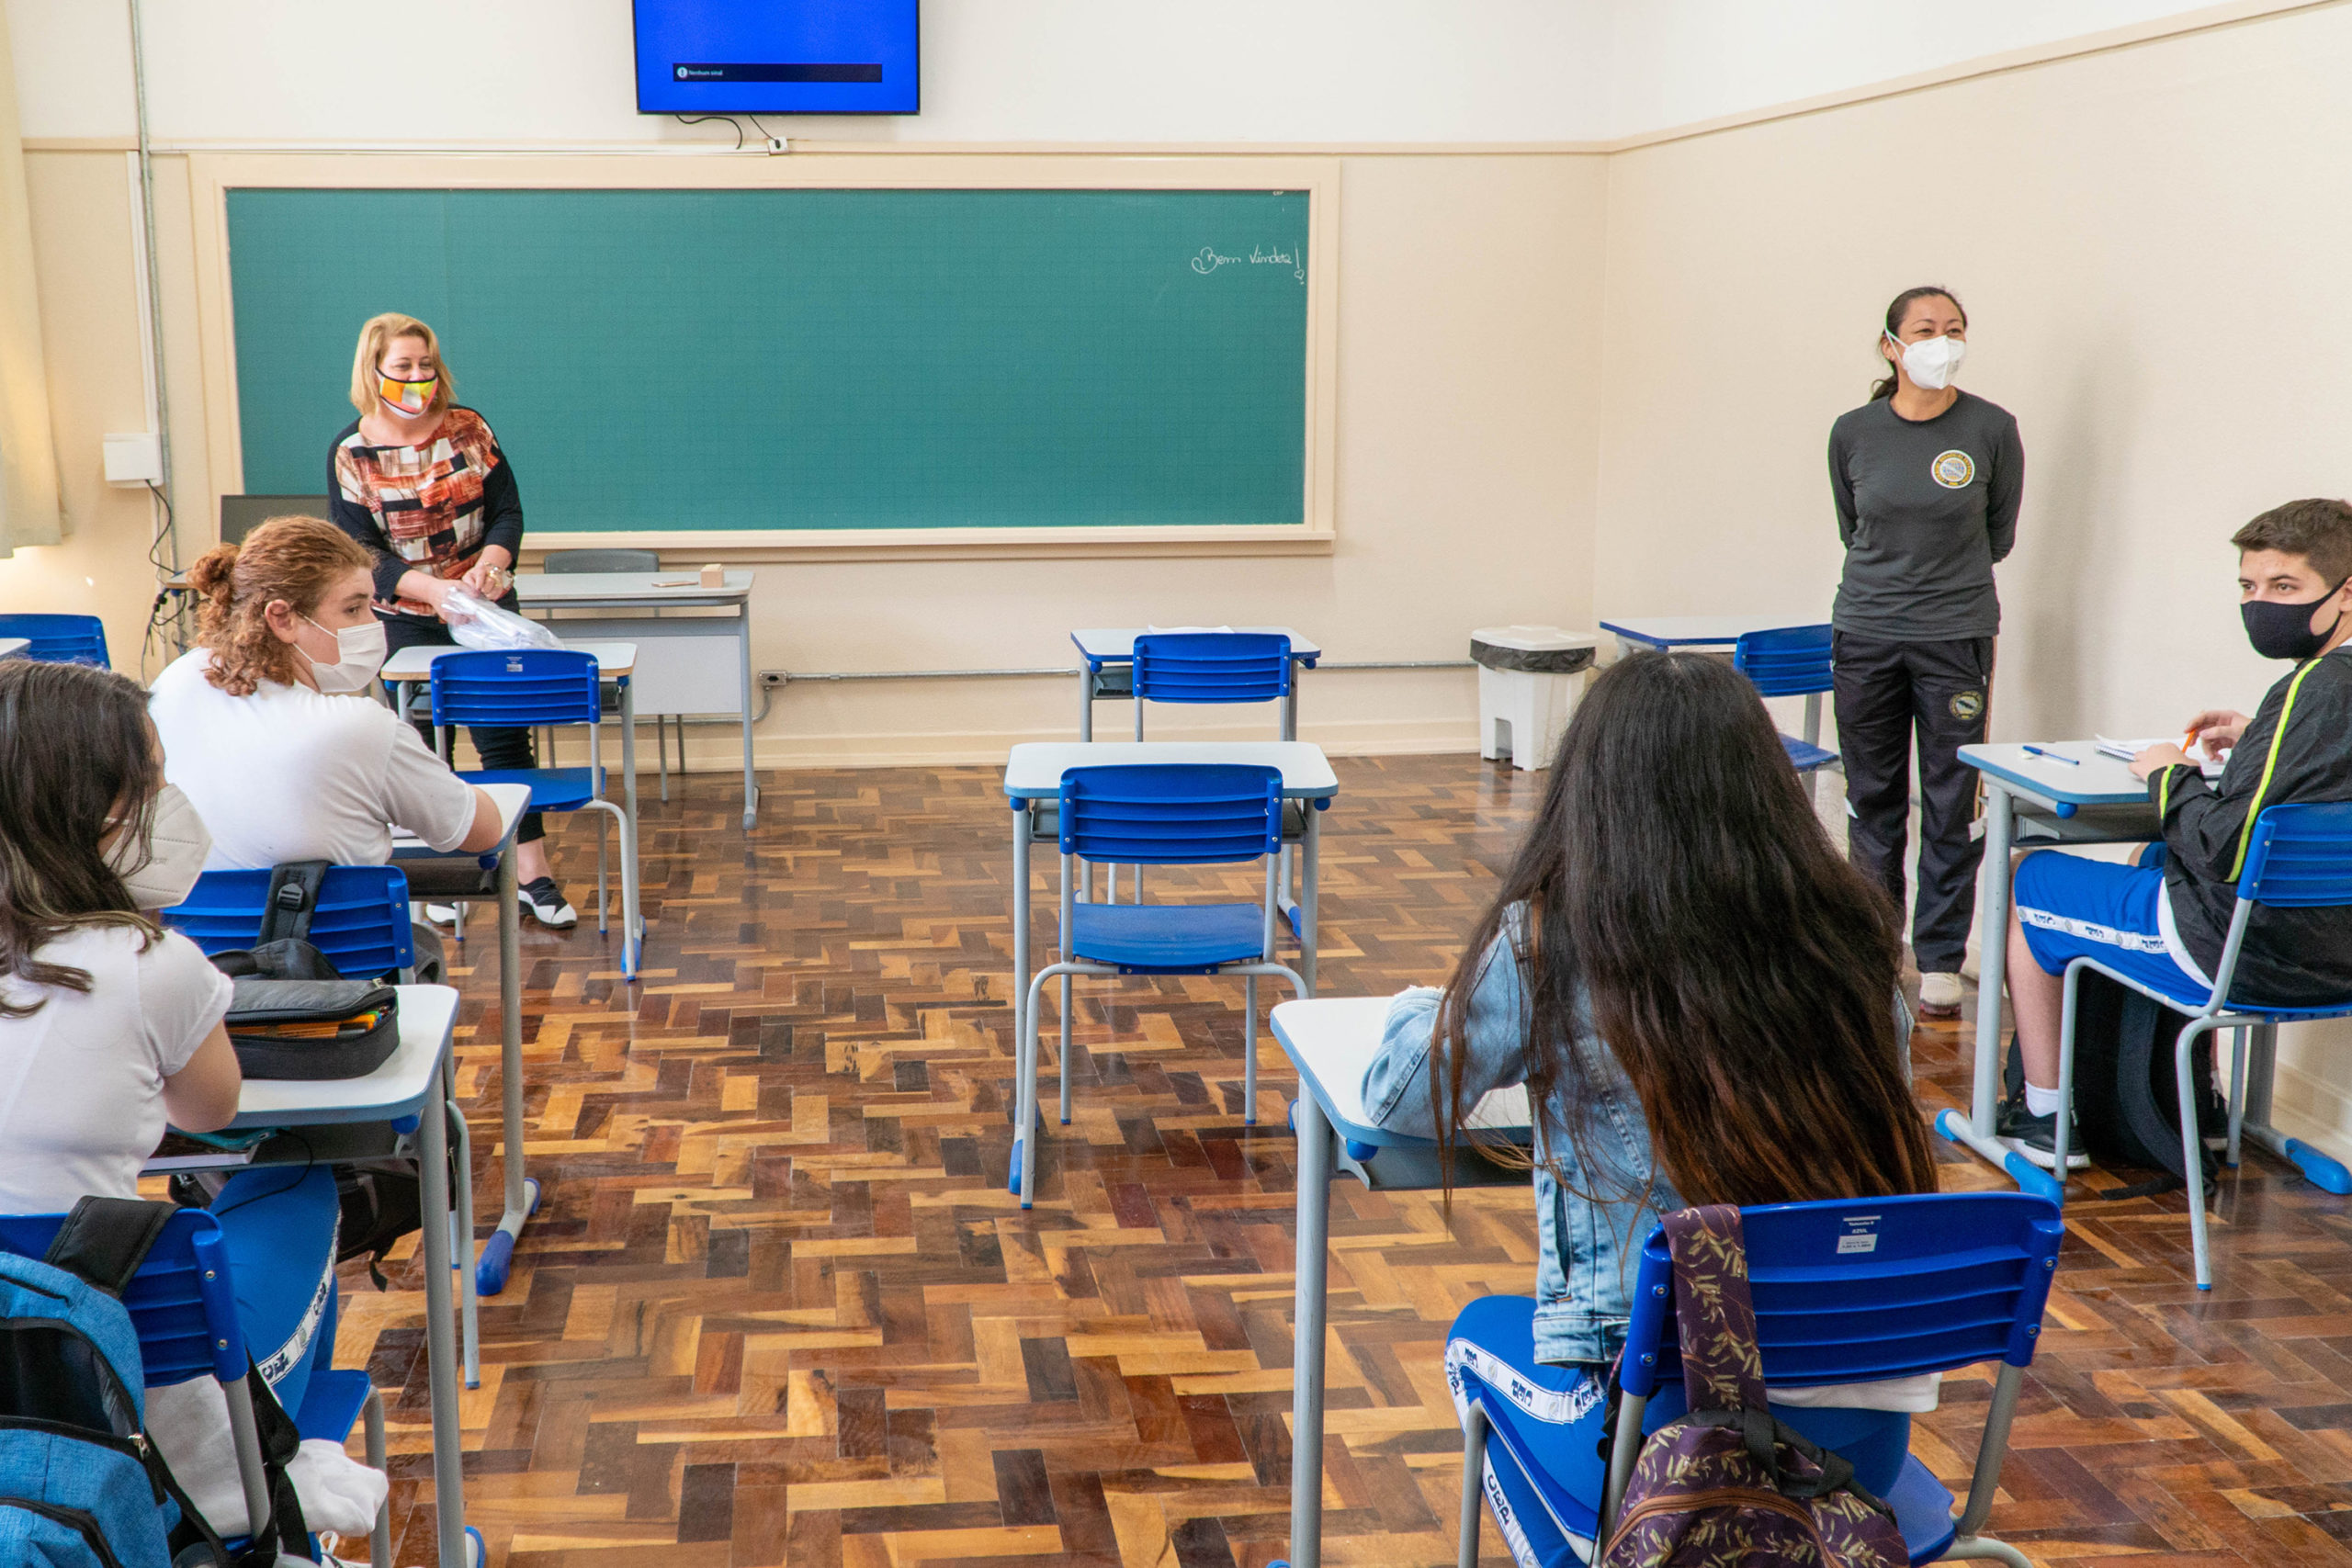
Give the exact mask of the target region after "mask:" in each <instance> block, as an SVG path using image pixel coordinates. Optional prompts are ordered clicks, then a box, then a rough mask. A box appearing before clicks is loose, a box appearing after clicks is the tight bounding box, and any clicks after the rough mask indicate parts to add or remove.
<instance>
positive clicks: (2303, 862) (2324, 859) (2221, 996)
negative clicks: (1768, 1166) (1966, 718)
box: [1937, 801, 2352, 1291]
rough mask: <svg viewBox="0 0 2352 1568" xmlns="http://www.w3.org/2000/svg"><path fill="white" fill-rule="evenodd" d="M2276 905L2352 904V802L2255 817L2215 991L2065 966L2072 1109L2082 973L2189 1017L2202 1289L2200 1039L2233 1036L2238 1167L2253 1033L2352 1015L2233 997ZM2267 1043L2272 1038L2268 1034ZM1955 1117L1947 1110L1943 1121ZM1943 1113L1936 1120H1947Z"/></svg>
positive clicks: (2286, 1150)
mask: <svg viewBox="0 0 2352 1568" xmlns="http://www.w3.org/2000/svg"><path fill="white" fill-rule="evenodd" d="M2257 905H2259V906H2264V907H2267V908H2274V909H2313V908H2340V907H2343V906H2346V905H2352V802H2341V801H2339V802H2329V803H2326V804H2315V805H2301V806H2294V805H2290V806H2273V807H2267V809H2265V810H2264V811H2263V812H2262V814H2261V815H2260V816H2258V817H2256V818H2255V819H2254V821H2253V823H2252V824H2251V825H2250V828H2249V829H2248V831H2247V836H2246V840H2245V857H2244V860H2243V862H2242V863H2241V865H2240V868H2239V872H2238V901H2237V908H2236V910H2235V911H2234V912H2233V914H2232V915H2231V917H2230V931H2229V935H2228V937H2227V938H2225V939H2224V941H2223V942H2222V961H2221V963H2220V964H2218V965H2216V966H2215V968H2214V971H2213V985H2212V987H2211V989H2210V990H2201V991H2200V990H2199V989H2198V988H2197V987H2196V983H2195V982H2194V981H2192V980H2190V979H2189V978H2188V976H2186V975H2184V976H2181V984H2180V985H2179V986H2177V987H2173V988H2172V989H2169V990H2156V989H2154V988H2152V987H2149V986H2147V985H2145V984H2143V983H2142V982H2141V981H2140V980H2138V979H2135V978H2133V977H2132V976H2129V975H2124V974H2120V973H2118V972H2117V971H2116V970H2113V969H2110V968H2109V967H2108V966H2107V965H2106V964H2101V963H2099V962H2098V960H2096V959H2093V958H2088V957H2084V958H2077V959H2075V960H2074V961H2073V962H2072V963H2070V964H2067V965H2066V999H2065V1006H2064V1010H2063V1011H2062V1012H2061V1014H2060V1018H2059V1025H2058V1041H2059V1055H2058V1095H2059V1100H2060V1101H2061V1102H2062V1104H2064V1105H2066V1106H2069V1107H2071V1106H2072V1105H2073V1104H2074V1095H2075V988H2076V986H2077V984H2078V982H2079V979H2080V976H2081V975H2082V972H2083V971H2084V970H2086V969H2096V970H2098V972H2099V973H2100V974H2102V975H2105V976H2108V977H2109V979H2111V980H2115V981H2117V982H2119V983H2120V984H2122V985H2125V986H2129V987H2131V989H2133V990H2135V991H2137V992H2139V993H2140V994H2141V995H2142V996H2143V997H2153V998H2155V999H2156V1000H2157V1001H2160V1002H2162V1003H2164V1004H2165V1006H2167V1007H2169V1008H2172V1009H2174V1010H2177V1011H2180V1012H2185V1013H2187V1014H2188V1015H2189V1017H2188V1023H2187V1025H2185V1026H2184V1027H2183V1028H2182V1030H2181V1032H2180V1040H2179V1043H2178V1044H2177V1046H2176V1047H2175V1049H2174V1052H2173V1080H2174V1087H2175V1089H2177V1092H2178V1094H2179V1096H2180V1145H2181V1159H2182V1161H2183V1162H2184V1163H2183V1166H2182V1168H2183V1169H2185V1170H2187V1171H2188V1172H2189V1173H2190V1175H2189V1179H2188V1180H2189V1193H2190V1197H2189V1204H2188V1234H2189V1237H2190V1241H2191V1243H2192V1245H2193V1249H2194V1254H2195V1258H2196V1264H2197V1288H2198V1289H2199V1290H2200V1291H2210V1290H2211V1289H2212V1288H2213V1268H2212V1258H2211V1253H2210V1251H2209V1250H2208V1247H2207V1243H2206V1237H2205V1201H2204V1185H2205V1182H2204V1168H2203V1167H2204V1157H2203V1139H2202V1138H2201V1136H2200V1135H2199V1130H2198V1125H2197V1091H2196V1086H2195V1082H2194V1079H2195V1072H2194V1070H2193V1066H2192V1064H2191V1061H2190V1058H2191V1055H2193V1053H2194V1052H2195V1049H2196V1045H2197V1041H2198V1039H2199V1036H2201V1035H2204V1034H2206V1033H2209V1032H2215V1031H2219V1030H2223V1029H2227V1030H2230V1031H2233V1038H2232V1050H2231V1061H2230V1083H2231V1085H2232V1088H2231V1090H2230V1145H2229V1160H2230V1163H2231V1164H2233V1165H2235V1164H2236V1163H2237V1160H2238V1152H2239V1147H2240V1143H2241V1140H2242V1139H2243V1137H2244V1135H2245V1100H2246V1086H2245V1066H2246V1032H2247V1031H2248V1030H2258V1031H2260V1032H2262V1033H2263V1034H2264V1035H2265V1036H2266V1037H2268V1036H2271V1035H2273V1034H2274V1033H2275V1032H2276V1031H2277V1029H2278V1025H2280V1024H2282V1023H2301V1022H2306V1021H2311V1020H2313V1019H2322V1018H2352V998H2345V999H2344V1000H2343V1001H2341V1002H2335V1003H2331V1004H2328V1005H2325V1006H2321V1007H2300V1008H2286V1007H2265V1006H2263V1005H2262V1004H2261V1003H2259V1002H2255V1001H2248V1000H2245V999H2242V998H2232V997H2231V996H2230V987H2231V986H2232V985H2233V983H2234V982H2235V980H2236V978H2237V968H2238V951H2239V949H2240V948H2241V947H2243V946H2244V945H2245V927H2246V920H2247V919H2248V918H2249V917H2251V916H2252V915H2253V913H2254V911H2255V908H2256V906H2257ZM2266 1043H2267V1038H2266ZM1951 1114H1952V1112H1951V1111H1945V1112H1943V1116H1950V1115H1951ZM1942 1119H1943V1117H1942V1116H1939V1117H1938V1118H1937V1120H1938V1122H1939V1123H1940V1122H1941V1121H1942ZM2073 1121H2074V1118H2073V1117H2072V1116H2069V1115H2061V1116H2060V1117H2059V1118H2058V1147H2057V1156H2058V1159H2057V1167H2056V1168H2057V1169H2058V1170H2061V1171H2063V1170H2064V1169H2065V1168H2066V1141H2067V1134H2068V1133H2069V1132H2070V1131H2071V1123H2072V1122H2073ZM2255 1135H2256V1138H2257V1139H2258V1140H2259V1141H2260V1142H2261V1143H2262V1144H2263V1145H2265V1146H2266V1147H2267V1148H2269V1149H2270V1150H2271V1152H2272V1153H2274V1154H2278V1155H2280V1156H2284V1157H2285V1158H2287V1159H2290V1160H2292V1161H2293V1162H2294V1163H2295V1164H2296V1165H2297V1166H2299V1167H2301V1168H2302V1170H2303V1172H2304V1174H2306V1175H2307V1176H2309V1177H2310V1178H2311V1179H2312V1181H2313V1182H2315V1183H2316V1184H2318V1185H2319V1186H2321V1187H2324V1188H2325V1189H2326V1190H2329V1191H2331V1192H2338V1193H2341V1192H2346V1191H2352V1176H2347V1173H2346V1170H2345V1168H2344V1167H2343V1166H2342V1165H2340V1164H2338V1163H2337V1162H2336V1161H2335V1160H2334V1159H2332V1158H2330V1157H2329V1156H2326V1155H2324V1154H2322V1153H2321V1152H2320V1151H2319V1150H2317V1149H2314V1148H2312V1147H2311V1146H2310V1145H2307V1144H2305V1143H2303V1142H2302V1140H2301V1139H2300V1138H2289V1137H2285V1136H2283V1135H2281V1134H2279V1133H2278V1131H2277V1130H2276V1129H2274V1128H2272V1127H2270V1126H2268V1125H2267V1123H2265V1124H2260V1125H2257V1126H2256V1129H2255Z"/></svg>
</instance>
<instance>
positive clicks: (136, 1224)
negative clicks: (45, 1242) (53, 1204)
mask: <svg viewBox="0 0 2352 1568" xmlns="http://www.w3.org/2000/svg"><path fill="white" fill-rule="evenodd" d="M176 1212H177V1206H176V1205H175V1204H171V1203H152V1202H149V1201H145V1200H144V1199H139V1198H89V1197H85V1198H83V1199H82V1200H81V1201H78V1202H76V1203H75V1204H74V1212H73V1213H70V1214H68V1215H66V1216H65V1223H64V1224H62V1225H60V1226H58V1227H57V1235H56V1238H55V1239H54V1240H52V1241H51V1243H50V1244H49V1251H48V1252H47V1253H46V1254H45V1255H44V1256H43V1257H42V1258H41V1261H42V1262H43V1263H47V1264H49V1265H51V1267H53V1268H58V1269H64V1270H65V1271H66V1272H67V1273H69V1274H71V1275H73V1276H74V1278H75V1279H77V1280H82V1281H83V1282H84V1283H85V1284H87V1285H90V1286H91V1287H92V1288H94V1289H96V1290H101V1291H104V1292H106V1293H107V1294H108V1295H110V1296H113V1297H115V1298H116V1299H117V1300H120V1299H121V1296H122V1291H123V1287H124V1286H126V1285H128V1284H130V1277H131V1276H132V1275H133V1274H136V1273H138V1272H139V1266H140V1265H141V1263H143V1262H145V1261H146V1260H147V1251H148V1248H150V1247H153V1246H154V1245H155V1238H156V1237H157V1236H159V1235H163V1234H164V1224H165V1223H166V1222H167V1221H169V1220H170V1219H171V1217H172V1215H173V1214H174V1213H176Z"/></svg>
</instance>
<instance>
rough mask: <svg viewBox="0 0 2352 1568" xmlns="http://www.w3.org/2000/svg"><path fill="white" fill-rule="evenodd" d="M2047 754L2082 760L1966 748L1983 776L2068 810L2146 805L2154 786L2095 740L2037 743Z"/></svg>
mask: <svg viewBox="0 0 2352 1568" xmlns="http://www.w3.org/2000/svg"><path fill="white" fill-rule="evenodd" d="M2033 744H2035V745H2037V746H2039V747H2041V749H2042V750H2045V751H2055V752H2057V753H2059V755H2061V756H2065V757H2073V758H2075V759H2076V761H2075V765H2074V766H2072V767H2069V766H2067V765H2066V764H2065V763H2064V762H2059V761H2052V760H2051V759H2050V758H2047V757H2037V756H2035V755H2034V754H2033V753H2031V752H2030V751H2028V750H2026V749H2025V746H2024V745H2023V744H2022V743H2001V744H1995V745H1984V746H1963V747H1962V748H1961V749H1960V760H1961V761H1963V762H1966V763H1967V764H1968V765H1969V766H1970V767H1972V768H1974V769H1976V770H1977V771H1978V772H1979V773H1985V774H1987V775H1989V776H1991V777H1993V778H1996V779H1998V780H2000V781H2001V782H2002V783H2003V784H2012V785H2015V786H2017V787H2018V788H2019V789H2022V790H2024V791H2026V792H2027V793H2029V794H2032V795H2040V796H2041V798H2042V799H2044V800H2052V801H2056V802H2058V803H2059V804H2061V805H2064V806H2144V805H2146V804H2147V801H2148V786H2147V785H2146V784H2143V783H2141V782H2140V781H2139V780H2138V779H2135V778H2133V777H2132V776H2131V766H2130V764H2128V763H2126V762H2125V761H2123V760H2122V759H2121V758H2120V757H2103V756H2101V755H2099V750H2098V743H2097V742H2096V741H2090V740H2037V741H2035V742H2033Z"/></svg>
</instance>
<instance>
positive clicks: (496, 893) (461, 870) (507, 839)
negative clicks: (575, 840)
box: [392, 784, 539, 1388]
mask: <svg viewBox="0 0 2352 1568" xmlns="http://www.w3.org/2000/svg"><path fill="white" fill-rule="evenodd" d="M481 788H482V789H483V790H484V791H486V792H487V793H488V794H489V795H490V797H491V799H492V801H493V802H494V803H496V805H497V807H498V822H499V827H500V829H501V832H500V835H499V840H498V842H497V843H496V844H494V845H492V847H491V848H489V849H487V850H484V851H483V852H481V853H480V854H464V853H458V854H448V855H444V854H437V853H435V852H434V851H433V850H432V849H431V848H430V847H429V846H427V845H425V844H424V843H422V842H420V841H419V840H415V839H406V838H396V839H394V840H392V863H393V864H394V865H396V866H398V867H400V868H401V874H403V875H405V876H406V877H407V878H408V883H409V891H410V892H411V893H412V894H414V895H415V896H416V897H419V898H433V899H435V900H438V899H441V898H452V899H458V898H469V897H485V896H486V897H492V898H495V899H496V900H498V1018H499V1089H500V1091H501V1096H502V1099H503V1104H502V1106H501V1110H502V1111H503V1116H502V1118H501V1123H500V1137H501V1140H502V1141H503V1145H504V1148H505V1156H504V1157H505V1161H506V1201H505V1208H504V1212H503V1213H501V1214H500V1215H499V1220H498V1229H497V1231H496V1232H495V1233H493V1234H492V1236H491V1238H490V1242H489V1244H488V1245H487V1246H485V1247H483V1248H482V1254H481V1261H480V1262H479V1264H477V1266H476V1267H475V1268H474V1269H469V1270H468V1271H467V1272H466V1277H465V1280H464V1282H463V1283H464V1289H463V1290H462V1292H460V1308H461V1312H462V1314H463V1318H464V1323H465V1345H466V1386H467V1387H468V1388H476V1387H479V1386H481V1337H480V1335H479V1333H478V1332H477V1330H476V1327H475V1322H474V1313H475V1306H474V1298H475V1296H476V1295H477V1294H481V1295H485V1296H494V1295H496V1294H498V1293H499V1292H501V1291H503V1290H504V1289H505V1288H506V1270H507V1265H508V1260H509V1259H510V1258H512V1256H513V1254H514V1250H515V1242H516V1241H518V1240H520V1239H521V1237H522V1235H523V1224H524V1222H525V1221H526V1220H528V1219H529V1218H530V1217H531V1216H532V1215H533V1214H534V1213H537V1212H538V1207H539V1184H538V1182H537V1180H535V1179H531V1178H530V1177H528V1176H526V1174H525V1173H524V1169H523V1132H524V1121H523V960H522V928H523V912H522V910H521V908H519V907H518V906H517V903H516V899H515V828H516V827H517V826H518V825H520V823H521V822H522V820H523V813H524V812H526V811H527V810H529V809H530V806H531V792H530V791H529V790H528V789H527V788H526V787H525V786H524V785H522V784H483V785H481ZM458 934H459V936H460V937H461V938H462V936H463V935H464V932H463V929H462V928H460V930H459V933H458ZM459 1141H460V1143H461V1144H462V1145H464V1146H463V1147H461V1148H460V1150H459V1151H458V1152H459V1153H460V1154H461V1155H463V1156H465V1157H464V1158H463V1159H462V1160H460V1161H459V1163H460V1164H461V1165H463V1166H464V1167H465V1168H466V1169H468V1170H469V1171H470V1170H471V1169H472V1168H473V1149H472V1139H471V1137H470V1135H469V1134H466V1133H464V1132H463V1131H462V1130H460V1133H459ZM459 1207H460V1214H459V1219H460V1222H461V1223H460V1224H459V1225H458V1229H459V1231H461V1232H462V1233H463V1234H464V1235H465V1238H466V1245H467V1246H468V1247H471V1246H472V1245H473V1235H474V1230H473V1213H472V1209H473V1189H472V1186H471V1185H470V1184H469V1185H468V1187H467V1189H466V1192H465V1195H464V1198H463V1201H462V1202H461V1203H460V1205H459Z"/></svg>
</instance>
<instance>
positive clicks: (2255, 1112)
mask: <svg viewBox="0 0 2352 1568" xmlns="http://www.w3.org/2000/svg"><path fill="white" fill-rule="evenodd" d="M2249 1033H2250V1034H2251V1035H2252V1036H2253V1038H2252V1040H2251V1041H2249V1042H2248V1043H2247V1046H2246V1063H2245V1111H2243V1112H2242V1113H2241V1112H2240V1111H2238V1109H2237V1106H2236V1105H2235V1104H2234V1103H2233V1104H2232V1106H2231V1122H2232V1125H2233V1127H2236V1128H2237V1130H2238V1132H2239V1134H2240V1135H2241V1136H2242V1137H2247V1138H2252V1139H2253V1140H2254V1141H2255V1142H2256V1143H2257V1144H2260V1145H2262V1146H2263V1147H2264V1148H2266V1149H2268V1150H2269V1151H2270V1152H2271V1153H2272V1154H2275V1155H2277V1156H2278V1157H2279V1158H2281V1159H2284V1160H2288V1161H2290V1162H2291V1163H2292V1164H2293V1165H2294V1166H2295V1168H2297V1169H2299V1170H2301V1172H2302V1173H2303V1175H2304V1176H2305V1177H2306V1178H2307V1179H2309V1180H2310V1181H2311V1183H2312V1186H2314V1187H2317V1188H2318V1189H2320V1190H2322V1191H2324V1192H2333V1193H2335V1194H2336V1195H2337V1196H2338V1197H2342V1196H2344V1195H2346V1194H2347V1193H2352V1169H2347V1168H2346V1167H2345V1165H2344V1163H2343V1162H2342V1161H2341V1160H2338V1159H2336V1158H2335V1156H2332V1155H2326V1154H2323V1153H2321V1152H2320V1151H2319V1150H2317V1149H2315V1148H2313V1147H2312V1146H2311V1145H2309V1144H2307V1143H2305V1142H2303V1141H2302V1139H2301V1138H2290V1137H2289V1136H2287V1134H2284V1133H2281V1132H2280V1131H2279V1130H2278V1128H2276V1127H2274V1126H2272V1125H2271V1124H2270V1099H2271V1090H2272V1087H2273V1085H2272V1079H2273V1077H2274V1076H2275V1075H2276V1074H2277V1072H2278V1025H2277V1024H2275V1023H2265V1024H2257V1025H2256V1026H2255V1028H2254V1029H2252V1030H2251V1031H2249ZM2241 1115H2243V1125H2240V1124H2239V1123H2240V1117H2241ZM2233 1153H2234V1151H2233Z"/></svg>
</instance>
